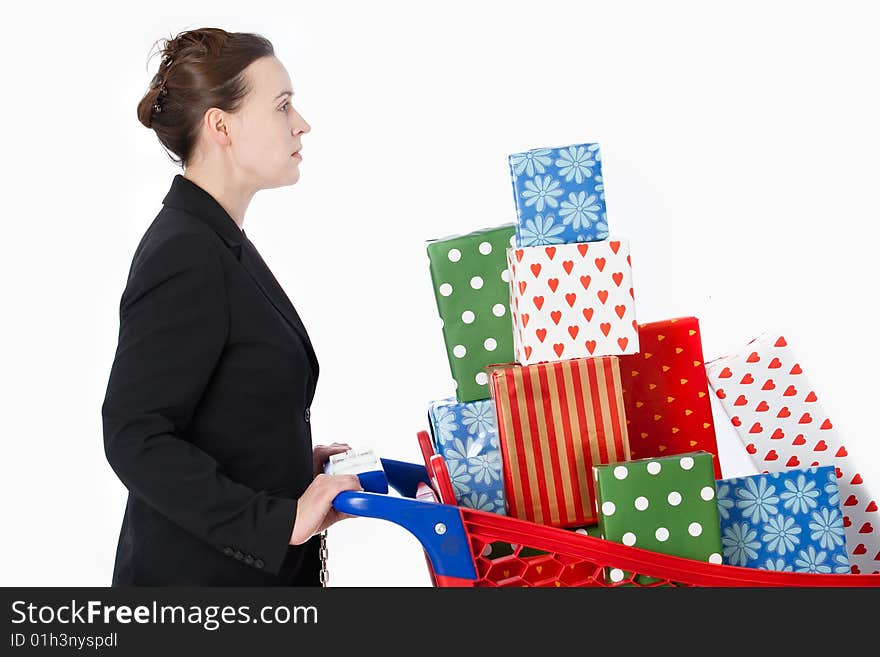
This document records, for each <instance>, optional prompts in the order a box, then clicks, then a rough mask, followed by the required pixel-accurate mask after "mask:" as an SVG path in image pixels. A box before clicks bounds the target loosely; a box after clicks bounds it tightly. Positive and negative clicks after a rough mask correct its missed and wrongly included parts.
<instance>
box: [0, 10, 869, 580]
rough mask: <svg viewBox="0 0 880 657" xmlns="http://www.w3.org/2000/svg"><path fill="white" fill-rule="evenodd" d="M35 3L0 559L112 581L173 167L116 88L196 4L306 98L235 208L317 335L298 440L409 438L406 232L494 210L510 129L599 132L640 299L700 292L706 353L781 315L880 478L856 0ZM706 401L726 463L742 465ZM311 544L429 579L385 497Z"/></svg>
mask: <svg viewBox="0 0 880 657" xmlns="http://www.w3.org/2000/svg"><path fill="white" fill-rule="evenodd" d="M867 5H868V3H864V6H867ZM28 7H29V8H27V9H25V10H21V9H18V8H17V9H16V12H17V15H16V16H15V17H14V20H10V22H9V23H8V24H7V25H6V27H7V28H8V29H7V30H5V32H4V38H3V41H2V45H0V48H2V51H3V52H2V54H3V62H4V74H3V82H2V92H0V93H2V95H3V102H2V104H0V118H2V121H0V126H2V128H3V138H2V150H3V166H4V175H3V187H4V191H3V202H4V206H5V207H4V208H3V213H2V217H3V231H4V235H3V240H2V258H0V263H2V264H0V266H2V277H0V286H2V300H3V305H2V308H3V310H2V312H3V315H2V316H3V321H2V323H0V332H2V341H0V345H2V346H0V349H2V361H0V362H2V374H3V376H2V378H0V386H2V397H0V399H2V404H3V408H2V425H0V426H2V429H0V435H2V438H3V452H2V458H0V463H2V477H0V486H2V490H0V492H2V495H0V500H2V505H3V514H2V518H3V529H2V534H3V537H4V538H3V540H2V541H0V583H2V584H3V585H15V586H19V585H21V586H44V585H95V586H104V585H108V584H109V583H110V577H111V573H112V567H113V560H114V554H115V549H116V541H117V537H118V532H119V527H120V522H121V518H122V512H123V508H124V504H125V496H126V491H125V489H124V488H123V486H122V485H121V484H120V482H119V481H118V480H117V479H116V477H115V475H114V474H113V472H112V470H111V469H110V467H109V465H108V464H107V462H106V460H105V458H104V452H103V442H102V440H103V439H102V429H101V414H100V408H101V403H102V401H103V397H104V392H105V389H106V384H107V378H108V375H109V371H110V366H111V363H112V360H113V356H114V352H115V348H116V340H117V331H118V326H119V318H118V307H119V299H120V295H121V293H122V290H123V288H124V285H125V280H126V276H127V273H128V268H129V265H130V263H131V257H132V255H133V252H134V248H135V246H136V245H137V242H138V241H139V239H140V237H141V236H142V234H143V232H144V231H145V230H146V228H147V226H148V225H149V224H150V222H151V221H152V220H153V218H154V217H155V215H156V213H157V212H158V211H159V209H160V208H161V200H162V198H163V197H164V195H165V193H166V192H167V190H168V187H169V185H170V183H171V179H172V177H173V175H174V174H175V173H177V172H178V171H179V170H178V169H176V168H175V167H174V165H173V164H172V163H170V161H169V160H168V159H167V157H166V155H165V153H164V152H163V150H162V149H161V147H160V146H159V144H158V142H157V141H156V139H155V136H154V135H153V133H152V132H151V131H149V130H147V129H145V128H144V127H143V126H142V125H141V124H140V123H139V122H138V121H137V119H136V114H135V108H136V105H137V102H138V100H139V99H140V98H141V96H142V94H143V93H144V91H145V90H146V87H147V85H148V83H149V80H150V78H151V77H152V75H153V73H154V72H155V70H156V67H157V66H158V57H154V58H153V59H152V60H150V62H149V64H148V63H147V58H148V54H149V52H150V48H151V45H152V44H153V43H154V42H155V41H156V40H157V39H159V38H160V37H163V36H170V35H172V34H176V33H177V32H179V31H181V30H184V29H189V28H197V27H203V26H217V27H223V28H224V29H227V30H231V31H251V32H259V33H261V34H263V35H264V36H266V37H268V38H269V39H270V40H271V41H272V42H273V43H274V45H275V48H276V53H277V55H278V56H279V58H280V59H281V61H282V62H283V63H284V64H285V66H286V67H287V69H288V71H289V72H290V76H291V79H292V81H293V85H294V90H295V92H296V100H297V101H298V105H297V108H298V110H299V111H300V112H301V113H302V114H303V115H304V116H305V117H306V119H307V120H308V121H309V122H310V123H311V125H312V132H311V134H309V135H306V136H305V138H304V140H303V143H304V150H303V156H304V161H303V163H302V164H301V171H302V176H301V179H300V181H299V182H298V183H297V184H296V185H295V186H294V187H292V188H281V189H274V190H267V191H264V192H261V193H259V194H257V196H256V197H255V199H254V201H253V202H252V204H251V206H250V208H249V210H248V213H247V215H246V219H245V224H244V225H245V229H246V230H247V233H248V236H249V237H250V238H251V239H252V240H253V242H254V243H255V244H256V246H257V248H258V249H259V250H260V252H261V253H262V254H263V257H264V258H265V260H266V261H267V263H268V264H269V266H270V267H271V268H272V270H273V272H274V273H275V275H276V277H277V278H278V280H279V281H280V282H281V284H282V286H283V287H284V288H285V289H286V291H287V293H288V295H289V296H290V298H291V299H292V300H293V302H294V304H295V305H296V308H297V310H298V311H299V313H300V315H301V316H302V318H303V320H304V322H305V324H306V326H307V327H308V330H309V333H310V335H311V338H312V340H313V343H314V346H315V349H316V351H317V354H318V357H319V360H320V364H321V376H320V381H319V385H318V390H317V395H316V398H315V402H314V405H313V406H312V418H313V420H312V421H313V432H314V439H315V441H316V442H328V443H329V442H332V441H334V440H338V441H347V442H349V443H351V444H353V445H356V446H363V447H372V448H374V449H375V450H376V451H377V452H379V453H380V454H381V455H383V456H386V457H391V458H396V459H402V460H409V461H413V462H418V461H419V452H418V448H417V444H416V432H417V431H418V430H420V429H423V428H426V409H427V405H428V403H429V401H431V400H433V399H438V398H442V397H446V396H448V395H450V394H451V393H452V390H453V388H452V379H451V377H450V375H449V370H448V364H447V361H446V354H445V351H444V348H443V341H442V335H441V331H440V323H439V319H438V317H437V311H436V305H435V302H434V296H433V292H432V288H431V282H430V275H429V271H428V260H427V256H426V253H425V246H424V243H425V240H427V239H429V238H434V237H440V236H445V235H450V234H453V233H459V232H469V231H471V230H474V229H477V228H483V227H487V226H495V225H499V224H502V223H507V222H510V221H513V219H514V207H513V201H512V197H511V190H510V176H509V170H508V166H507V159H506V158H507V155H508V154H510V153H514V152H519V151H523V150H527V149H529V148H536V147H541V146H561V145H566V144H571V143H580V142H587V141H596V142H599V143H600V145H601V148H602V155H603V165H604V174H605V183H606V190H607V207H608V219H609V224H610V227H611V230H612V233H613V234H615V235H618V236H622V237H626V238H628V239H629V240H630V243H631V249H632V259H633V266H634V282H635V289H636V301H637V313H638V317H639V320H640V321H643V322H644V321H653V320H658V319H665V318H669V317H675V316H681V315H695V316H697V317H698V318H699V319H700V322H701V327H702V331H703V344H704V351H705V356H706V359H707V360H709V359H711V358H713V357H716V356H719V355H721V354H722V353H726V352H729V351H731V350H734V349H736V348H738V347H739V346H741V345H743V344H745V343H746V342H747V341H748V340H750V339H751V338H753V337H755V336H756V335H757V334H759V333H760V332H762V331H763V330H765V329H770V330H777V331H781V332H783V333H784V334H785V335H786V337H787V338H788V340H789V343H790V344H791V345H792V347H793V349H794V350H795V352H796V353H797V354H798V356H799V358H800V361H801V363H802V365H803V367H804V369H805V371H806V373H807V374H808V376H810V378H811V379H812V380H813V382H814V384H815V387H816V389H817V391H818V393H819V395H820V398H821V399H822V401H823V402H824V405H825V407H826V410H827V411H828V414H829V415H830V417H831V418H832V419H833V421H834V423H835V427H836V428H838V429H839V430H840V432H841V435H842V436H843V437H844V440H845V441H846V444H847V446H848V448H849V450H850V452H851V453H852V455H853V457H854V458H856V459H857V460H858V462H859V463H860V464H861V471H862V474H863V477H864V478H865V479H866V480H867V481H869V482H870V481H873V482H875V483H874V490H880V459H878V457H880V447H878V443H877V429H876V424H877V421H876V408H877V399H876V394H875V390H874V385H875V380H876V374H875V373H876V372H877V370H878V366H880V364H878V356H877V351H876V349H875V332H876V329H877V320H878V311H877V301H876V289H875V288H876V283H877V241H876V237H875V236H876V234H877V231H876V228H877V220H878V203H877V180H878V178H880V164H878V162H880V160H878V157H877V153H878V152H880V128H878V119H877V117H878V116H880V102H878V96H877V93H876V89H877V83H876V80H877V62H878V61H880V42H878V40H877V38H876V35H877V30H878V24H877V21H876V20H875V19H873V18H872V17H871V16H869V15H868V14H867V12H866V11H865V10H862V9H860V5H858V4H856V3H848V2H836V3H834V4H833V5H831V6H829V7H827V8H826V7H823V8H819V6H818V5H814V4H813V3H809V2H785V3H783V2H766V1H765V2H760V3H752V2H744V1H741V2H738V3H735V4H734V5H730V8H729V9H721V8H720V7H717V6H716V5H715V4H714V3H711V6H710V3H705V2H693V3H681V2H676V3H671V2H665V3H647V2H646V3H633V2H613V3H611V2H583V1H581V2H572V3H562V2H550V1H547V0H544V1H543V2H541V3H535V2H506V3H504V5H501V3H498V4H497V6H496V3H492V7H491V8H489V7H488V5H486V7H487V8H481V5H479V4H477V3H474V2H450V1H444V2H443V3H436V4H435V5H434V6H433V7H427V6H426V5H425V3H404V2H400V3H389V2H369V3H355V2H346V3H341V2H333V3H318V2H286V3H283V9H282V5H281V4H280V3H278V2H266V3H263V2H255V1H251V2H247V3H240V2H236V3H220V2H186V1H183V0H180V1H177V2H174V3H168V6H167V7H164V6H161V5H157V4H155V3H151V4H149V5H131V6H129V5H127V4H126V3H122V4H109V3H108V4H106V5H103V6H102V5H97V4H94V3H82V2H81V3H75V4H73V5H70V4H61V3H58V4H57V5H56V6H54V7H46V6H45V4H44V3H39V4H36V3H31V4H30V5H28ZM10 19H12V17H10ZM13 26H14V27H15V29H11V28H12V27H13ZM715 410H716V422H717V424H718V425H719V436H718V440H719V443H720V446H721V459H722V465H723V468H724V471H725V475H727V476H734V475H739V474H746V473H747V472H751V471H752V470H751V469H750V468H749V466H748V462H747V461H745V460H744V459H743V453H742V450H741V449H740V447H739V443H738V441H737V440H736V438H735V437H734V435H733V434H732V433H731V432H730V431H729V430H728V429H727V426H728V425H727V421H726V418H725V417H724V415H723V413H722V412H721V410H720V408H716V409H715ZM330 555H331V563H330V565H331V583H332V584H333V585H336V586H362V585H364V586H384V585H398V586H426V585H429V579H428V574H427V569H426V567H425V562H424V557H423V554H422V551H421V549H420V546H419V544H418V543H417V542H416V541H415V539H414V538H412V537H411V536H410V535H409V534H408V533H407V532H405V531H404V530H402V529H400V528H398V527H397V526H395V525H391V524H390V523H386V522H384V521H380V520H367V519H355V520H346V521H344V522H342V523H340V524H338V525H336V526H334V527H333V528H332V529H331V532H330Z"/></svg>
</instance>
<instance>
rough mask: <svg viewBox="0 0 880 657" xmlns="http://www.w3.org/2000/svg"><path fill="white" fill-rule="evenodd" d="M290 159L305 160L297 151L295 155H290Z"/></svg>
mask: <svg viewBox="0 0 880 657" xmlns="http://www.w3.org/2000/svg"><path fill="white" fill-rule="evenodd" d="M290 157H293V158H296V159H298V160H301V159H303V158H302V155H300V154H299V151H297V152H295V153H291V154H290Z"/></svg>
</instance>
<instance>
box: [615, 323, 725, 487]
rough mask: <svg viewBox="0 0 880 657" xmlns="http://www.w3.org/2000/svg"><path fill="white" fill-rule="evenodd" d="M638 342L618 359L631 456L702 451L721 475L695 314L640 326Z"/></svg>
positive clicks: (717, 477) (639, 456) (667, 454)
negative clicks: (635, 348)
mask: <svg viewBox="0 0 880 657" xmlns="http://www.w3.org/2000/svg"><path fill="white" fill-rule="evenodd" d="M639 345H640V349H641V352H640V353H638V354H633V355H627V356H619V357H618V358H620V374H621V379H622V382H623V402H624V405H625V407H626V422H627V429H628V432H629V437H630V443H629V447H630V451H631V453H632V458H633V459H643V458H650V457H652V456H669V455H670V454H685V453H687V452H695V451H699V450H703V451H706V452H710V453H711V454H713V455H714V456H715V458H714V459H713V461H714V464H715V478H716V479H721V478H722V477H721V466H720V463H719V460H718V445H717V443H716V439H715V425H714V424H713V420H712V404H711V402H710V401H709V389H708V381H707V379H706V366H705V364H704V363H703V345H702V341H701V340H700V325H699V322H698V320H697V318H696V317H678V318H676V319H667V320H663V321H660V322H651V323H649V324H639Z"/></svg>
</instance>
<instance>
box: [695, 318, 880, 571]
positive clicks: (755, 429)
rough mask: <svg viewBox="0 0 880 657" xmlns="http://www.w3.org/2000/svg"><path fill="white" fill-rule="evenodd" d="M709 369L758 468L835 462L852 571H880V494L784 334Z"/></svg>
mask: <svg viewBox="0 0 880 657" xmlns="http://www.w3.org/2000/svg"><path fill="white" fill-rule="evenodd" d="M706 374H707V375H708V378H709V384H710V386H711V387H712V389H713V391H714V394H715V395H716V396H717V397H718V398H719V399H720V400H721V405H722V407H723V408H724V410H725V412H726V413H727V414H728V416H729V417H730V421H731V423H732V424H733V426H734V427H735V428H736V432H737V434H738V435H739V437H740V439H741V440H742V442H743V444H744V445H745V448H746V451H747V452H748V453H749V454H750V456H751V459H752V462H753V463H754V465H755V467H756V468H757V469H758V470H759V471H761V472H781V471H785V470H793V469H797V468H805V467H814V466H825V465H832V466H834V467H835V473H836V476H837V484H838V487H839V488H840V505H841V506H840V509H841V512H842V513H843V524H844V529H845V532H846V542H847V555H848V557H849V562H850V566H851V570H852V572H854V573H877V572H880V512H878V507H877V502H876V499H877V498H876V497H875V496H874V495H873V494H872V492H871V490H870V489H869V486H868V484H867V483H866V482H865V481H864V479H863V478H862V475H861V473H860V472H859V468H858V464H856V463H854V462H853V461H852V459H851V458H850V457H849V454H848V452H847V450H846V446H845V445H844V443H843V441H842V440H841V437H840V436H839V434H838V432H837V430H836V429H835V428H834V424H833V423H832V422H831V420H830V418H829V417H828V414H827V413H826V412H825V409H824V408H823V407H822V404H821V403H820V401H819V397H818V395H817V393H816V389H815V388H814V387H813V384H812V382H811V381H810V380H809V379H808V378H807V375H806V373H805V371H804V368H803V367H802V365H801V363H800V361H799V360H798V358H797V357H796V355H795V354H794V352H793V351H792V349H791V348H790V347H789V346H788V342H787V341H786V339H785V337H784V336H781V335H778V334H770V333H765V334H763V335H761V336H760V337H758V338H755V339H754V340H752V341H751V342H750V343H748V345H746V346H745V347H744V348H743V349H741V350H739V351H737V352H736V353H733V354H730V355H727V356H724V357H722V358H718V359H716V360H713V361H711V362H708V363H706Z"/></svg>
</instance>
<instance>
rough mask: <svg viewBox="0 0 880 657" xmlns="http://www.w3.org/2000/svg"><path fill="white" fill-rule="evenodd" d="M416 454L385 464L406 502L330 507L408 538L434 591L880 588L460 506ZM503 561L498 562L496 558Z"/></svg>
mask: <svg viewBox="0 0 880 657" xmlns="http://www.w3.org/2000/svg"><path fill="white" fill-rule="evenodd" d="M419 445H420V447H421V450H422V456H423V457H424V459H425V462H426V465H419V464H414V463H406V462H403V461H395V460H392V459H382V466H383V467H384V469H385V474H386V475H387V477H388V483H389V485H390V486H391V487H392V488H393V489H394V490H396V491H397V492H398V493H399V494H400V495H401V497H397V496H391V495H382V494H378V493H368V492H348V491H347V492H343V493H340V494H339V495H337V496H336V498H335V499H334V501H333V506H334V508H336V509H337V510H338V511H341V512H343V513H348V514H351V515H355V516H363V517H368V518H381V519H384V520H388V521H390V522H394V523H396V524H398V525H400V526H401V527H403V528H405V529H406V530H408V531H409V532H410V533H411V534H413V536H415V537H416V538H417V539H418V540H419V542H420V543H421V545H422V547H423V549H424V551H425V557H426V561H427V564H428V569H429V572H430V575H431V581H432V583H433V584H434V586H438V587H446V586H458V587H468V586H496V587H509V586H549V587H553V586H557V587H570V586H578V587H580V586H608V587H611V586H615V587H616V586H651V587H656V586H719V587H720V586H734V587H755V586H758V587H771V586H796V587H804V586H809V587H828V586H832V587H863V586H877V587H880V574H846V575H834V574H828V575H825V574H812V573H792V572H776V571H768V570H759V569H755V568H742V567H739V566H728V565H718V564H710V563H704V562H700V561H694V560H691V559H684V558H682V557H674V556H670V555H666V554H660V553H657V552H651V551H649V550H643V549H640V548H636V547H630V546H626V545H622V544H620V543H615V542H613V541H606V540H604V539H601V538H598V537H595V536H589V535H584V534H580V533H576V532H573V531H571V530H568V529H559V528H556V527H549V526H545V525H539V524H536V523H533V522H527V521H525V520H518V519H516V518H510V517H507V516H501V515H498V514H495V513H489V512H486V511H478V510H475V509H469V508H466V507H460V506H456V502H455V496H454V494H453V488H452V482H451V480H450V478H449V472H448V470H447V469H446V463H445V461H444V459H443V457H442V456H440V455H438V454H434V453H433V448H432V447H431V443H430V438H429V437H428V435H427V433H426V432H420V433H419ZM428 487H430V488H428ZM420 490H421V491H422V492H423V493H424V491H426V490H428V491H429V494H430V497H431V500H425V495H424V494H422V495H419V499H416V495H417V494H418V493H419V491H420ZM499 548H504V549H499ZM505 552H506V553H505ZM499 553H501V555H502V556H496V555H497V554H499ZM612 569H619V570H620V571H622V573H623V574H624V576H623V578H622V579H620V581H614V582H612V581H611V579H610V578H609V577H607V576H606V574H607V573H609V572H610V571H611V570H612ZM617 575H618V576H619V575H620V573H617ZM648 582H650V583H648Z"/></svg>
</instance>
